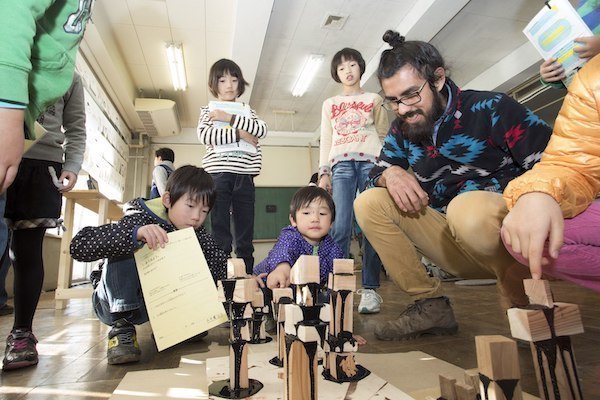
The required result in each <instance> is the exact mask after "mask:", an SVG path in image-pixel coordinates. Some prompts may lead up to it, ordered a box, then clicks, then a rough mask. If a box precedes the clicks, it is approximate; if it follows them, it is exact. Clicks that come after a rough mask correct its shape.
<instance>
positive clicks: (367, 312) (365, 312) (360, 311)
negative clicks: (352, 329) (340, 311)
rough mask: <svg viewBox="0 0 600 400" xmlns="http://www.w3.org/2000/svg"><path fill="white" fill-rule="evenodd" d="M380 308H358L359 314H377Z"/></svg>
mask: <svg viewBox="0 0 600 400" xmlns="http://www.w3.org/2000/svg"><path fill="white" fill-rule="evenodd" d="M380 311H381V309H378V310H369V309H368V308H363V309H362V310H358V313H359V314H377V313H378V312H380Z"/></svg>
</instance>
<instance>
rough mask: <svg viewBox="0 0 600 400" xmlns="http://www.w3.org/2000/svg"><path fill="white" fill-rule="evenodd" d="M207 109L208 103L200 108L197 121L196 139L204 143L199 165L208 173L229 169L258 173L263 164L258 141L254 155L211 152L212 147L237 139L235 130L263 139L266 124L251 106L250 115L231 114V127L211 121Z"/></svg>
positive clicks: (231, 170)
mask: <svg viewBox="0 0 600 400" xmlns="http://www.w3.org/2000/svg"><path fill="white" fill-rule="evenodd" d="M209 112H210V111H209V109H208V106H206V107H202V108H201V109H200V118H199V121H198V139H199V140H200V143H203V144H205V145H206V154H205V155H204V158H203V159H202V167H203V168H204V169H205V170H206V172H208V173H211V174H215V173H220V172H231V173H235V174H244V175H253V176H255V175H258V174H260V169H261V167H262V152H261V149H260V144H258V145H257V146H256V150H257V151H256V153H255V154H251V153H247V152H242V151H230V152H226V153H218V152H215V151H214V146H218V145H222V144H229V143H235V142H238V141H239V140H240V135H239V133H238V129H243V130H245V131H246V132H248V133H249V134H251V135H253V136H256V137H257V138H259V139H262V138H264V137H266V136H267V124H265V122H264V121H263V120H261V119H259V118H258V117H257V116H256V113H255V112H254V110H252V109H251V110H250V117H246V116H243V115H234V117H233V121H232V124H231V128H229V127H226V128H218V127H215V126H214V124H213V121H211V120H210V118H209Z"/></svg>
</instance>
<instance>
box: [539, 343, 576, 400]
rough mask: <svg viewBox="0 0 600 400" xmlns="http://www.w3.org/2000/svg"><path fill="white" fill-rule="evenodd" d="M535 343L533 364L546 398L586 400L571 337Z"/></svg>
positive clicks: (553, 399)
mask: <svg viewBox="0 0 600 400" xmlns="http://www.w3.org/2000/svg"><path fill="white" fill-rule="evenodd" d="M551 342H552V341H550V340H548V341H544V342H537V343H531V345H530V346H531V354H532V356H533V366H534V368H535V374H536V377H537V381H538V388H539V393H540V398H541V399H542V400H582V399H583V395H582V391H581V384H580V380H579V379H578V377H577V365H576V363H575V354H574V353H573V348H572V346H571V338H570V337H568V336H563V337H560V338H556V339H555V341H554V343H551Z"/></svg>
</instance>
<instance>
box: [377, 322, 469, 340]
mask: <svg viewBox="0 0 600 400" xmlns="http://www.w3.org/2000/svg"><path fill="white" fill-rule="evenodd" d="M457 332H458V326H455V327H452V328H431V329H426V330H424V331H419V332H412V333H409V334H406V335H401V336H394V337H387V336H380V335H379V334H377V332H375V337H376V338H377V339H379V340H385V341H392V340H411V339H416V338H418V337H421V336H425V335H432V336H448V335H454V334H456V333H457Z"/></svg>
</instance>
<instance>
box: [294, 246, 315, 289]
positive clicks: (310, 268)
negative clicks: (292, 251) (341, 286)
mask: <svg viewBox="0 0 600 400" xmlns="http://www.w3.org/2000/svg"><path fill="white" fill-rule="evenodd" d="M320 281H321V275H320V270H319V256H307V255H304V254H303V255H301V256H300V257H299V258H298V260H297V261H296V263H295V264H294V266H293V267H292V270H291V271H290V282H291V283H292V284H294V285H306V284H307V283H319V282H320Z"/></svg>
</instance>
